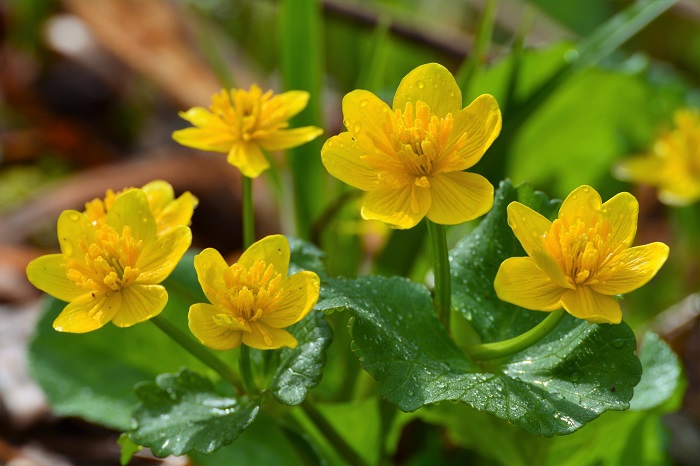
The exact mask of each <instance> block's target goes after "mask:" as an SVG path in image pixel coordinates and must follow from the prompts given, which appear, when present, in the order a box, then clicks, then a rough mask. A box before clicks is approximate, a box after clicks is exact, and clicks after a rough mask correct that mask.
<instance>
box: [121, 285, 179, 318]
mask: <svg viewBox="0 0 700 466" xmlns="http://www.w3.org/2000/svg"><path fill="white" fill-rule="evenodd" d="M119 293H121V295H122V305H121V308H120V309H119V312H117V313H116V314H115V315H114V317H113V318H112V323H113V324H114V325H116V326H117V327H131V326H132V325H134V324H138V323H140V322H143V321H146V320H148V319H150V318H151V317H155V316H157V315H158V314H160V313H161V312H162V311H163V308H164V307H165V305H166V304H167V303H168V292H167V291H165V288H164V287H162V286H160V285H139V284H135V285H129V286H127V287H125V288H123V289H122V290H121V291H120V292H119Z"/></svg>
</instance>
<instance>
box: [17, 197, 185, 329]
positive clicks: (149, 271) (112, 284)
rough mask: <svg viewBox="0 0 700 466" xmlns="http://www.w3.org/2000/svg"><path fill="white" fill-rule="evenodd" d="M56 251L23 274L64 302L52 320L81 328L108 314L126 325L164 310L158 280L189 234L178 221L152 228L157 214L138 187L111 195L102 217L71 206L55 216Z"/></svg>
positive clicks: (94, 326)
mask: <svg viewBox="0 0 700 466" xmlns="http://www.w3.org/2000/svg"><path fill="white" fill-rule="evenodd" d="M57 232H58V241H59V244H60V246H61V253H60V254H49V255H46V256H41V257H39V258H37V259H35V260H33V261H32V262H30V263H29V265H28V266H27V277H28V278H29V281H30V282H31V283H32V284H33V285H34V286H36V287H37V288H39V289H40V290H42V291H44V292H46V293H48V294H50V295H52V296H54V297H56V298H58V299H60V300H62V301H66V302H68V303H69V304H68V305H67V306H66V307H65V309H63V311H62V312H61V313H60V314H59V316H58V317H57V318H56V320H55V321H54V323H53V326H54V328H55V329H56V330H58V331H61V332H72V333H85V332H89V331H92V330H96V329H98V328H100V327H102V326H103V325H105V324H106V323H107V322H110V321H111V322H112V323H113V324H114V325H116V326H118V327H129V326H131V325H134V324H137V323H139V322H143V321H145V320H148V319H150V318H151V317H154V316H156V315H158V314H160V312H161V311H162V310H163V308H164V307H165V304H166V303H167V301H168V293H167V292H166V290H165V288H164V287H163V286H161V285H159V283H160V282H162V281H163V280H165V278H167V276H168V275H170V273H171V272H172V271H173V269H174V268H175V266H176V265H177V263H178V262H179V261H180V259H181V258H182V255H183V254H184V253H185V251H186V250H187V248H188V247H189V245H190V243H191V241H192V235H191V233H190V229H189V228H188V227H186V226H184V225H179V226H175V227H173V228H170V229H169V230H168V231H167V232H165V233H163V234H162V235H160V236H156V221H155V219H154V218H153V214H152V213H151V210H150V208H149V206H148V201H147V199H146V195H145V194H144V193H143V191H141V190H140V189H130V190H127V191H126V192H124V193H122V194H119V195H117V196H116V197H115V198H114V201H113V203H112V205H111V207H110V209H109V211H108V212H107V213H106V214H105V216H104V221H103V222H93V221H92V220H90V219H89V218H88V217H87V216H86V215H85V214H83V213H80V212H78V211H75V210H66V211H64V212H63V213H62V214H61V215H60V217H59V219H58V226H57Z"/></svg>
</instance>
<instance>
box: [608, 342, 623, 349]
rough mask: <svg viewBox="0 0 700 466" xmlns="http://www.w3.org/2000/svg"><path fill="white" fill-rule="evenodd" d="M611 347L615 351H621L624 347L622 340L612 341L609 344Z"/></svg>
mask: <svg viewBox="0 0 700 466" xmlns="http://www.w3.org/2000/svg"><path fill="white" fill-rule="evenodd" d="M611 345H612V347H613V348H615V349H622V348H623V347H624V346H625V341H624V340H614V341H613V342H612V343H611Z"/></svg>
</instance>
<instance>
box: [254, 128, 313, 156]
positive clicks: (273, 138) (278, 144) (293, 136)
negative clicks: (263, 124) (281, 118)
mask: <svg viewBox="0 0 700 466" xmlns="http://www.w3.org/2000/svg"><path fill="white" fill-rule="evenodd" d="M321 134H323V129H321V128H318V127H316V126H304V127H302V128H294V129H284V130H279V131H274V132H272V133H270V134H269V135H268V136H265V137H263V138H258V139H255V141H256V142H258V144H260V147H262V148H263V149H265V150H269V151H273V150H284V149H289V148H291V147H296V146H300V145H302V144H305V143H307V142H309V141H313V140H314V139H316V138H317V137H318V136H320V135H321Z"/></svg>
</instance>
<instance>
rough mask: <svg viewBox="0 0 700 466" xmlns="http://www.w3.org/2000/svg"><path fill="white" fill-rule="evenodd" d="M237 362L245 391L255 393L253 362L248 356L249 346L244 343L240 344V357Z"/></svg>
mask: <svg viewBox="0 0 700 466" xmlns="http://www.w3.org/2000/svg"><path fill="white" fill-rule="evenodd" d="M238 364H239V366H240V369H241V375H242V376H243V384H244V385H245V389H246V392H248V393H255V392H256V391H257V386H256V385H255V376H254V375H253V364H252V360H251V358H250V348H249V347H247V346H246V345H241V357H240V359H239V360H238Z"/></svg>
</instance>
